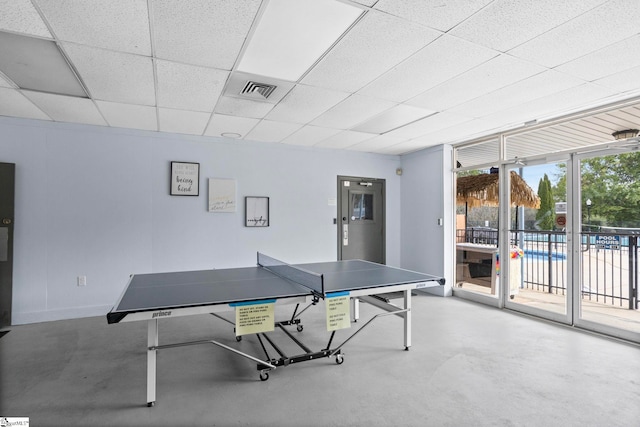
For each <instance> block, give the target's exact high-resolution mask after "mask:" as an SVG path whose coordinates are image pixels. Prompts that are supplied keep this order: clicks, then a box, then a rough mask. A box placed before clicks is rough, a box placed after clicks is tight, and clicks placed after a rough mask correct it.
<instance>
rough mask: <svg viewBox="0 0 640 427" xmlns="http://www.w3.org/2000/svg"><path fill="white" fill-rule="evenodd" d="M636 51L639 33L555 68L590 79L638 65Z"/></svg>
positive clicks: (639, 41)
mask: <svg viewBox="0 0 640 427" xmlns="http://www.w3.org/2000/svg"><path fill="white" fill-rule="evenodd" d="M637 52H640V35H636V36H634V37H630V38H628V39H626V40H623V41H620V42H618V43H614V44H612V45H610V46H607V47H604V48H602V49H600V50H598V51H595V52H592V53H590V54H588V55H585V56H583V57H581V58H578V59H575V60H573V61H571V62H568V63H566V64H564V65H561V66H559V67H557V68H556V69H557V70H558V71H562V72H564V73H568V74H571V75H574V76H577V77H580V78H582V79H584V80H587V81H592V80H596V79H599V78H602V77H605V76H608V75H611V74H616V73H619V72H621V71H624V70H628V69H629V68H633V67H637V66H640V55H638V54H637Z"/></svg>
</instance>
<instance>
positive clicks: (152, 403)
mask: <svg viewBox="0 0 640 427" xmlns="http://www.w3.org/2000/svg"><path fill="white" fill-rule="evenodd" d="M155 404H156V402H147V406H148V407H149V408H152V407H153V405H155Z"/></svg>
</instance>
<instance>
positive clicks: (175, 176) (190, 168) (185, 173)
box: [170, 162, 200, 196]
mask: <svg viewBox="0 0 640 427" xmlns="http://www.w3.org/2000/svg"><path fill="white" fill-rule="evenodd" d="M170 194H171V195H172V196H199V195H200V163H189V162H171V187H170Z"/></svg>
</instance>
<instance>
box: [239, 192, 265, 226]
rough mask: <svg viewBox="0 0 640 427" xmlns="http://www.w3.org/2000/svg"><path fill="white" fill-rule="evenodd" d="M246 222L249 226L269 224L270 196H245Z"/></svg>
mask: <svg viewBox="0 0 640 427" xmlns="http://www.w3.org/2000/svg"><path fill="white" fill-rule="evenodd" d="M244 208H245V209H244V211H245V223H244V225H245V226H247V227H268V226H269V198H268V197H252V196H247V197H245V198H244Z"/></svg>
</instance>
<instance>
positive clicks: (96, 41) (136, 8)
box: [37, 0, 151, 56]
mask: <svg viewBox="0 0 640 427" xmlns="http://www.w3.org/2000/svg"><path fill="white" fill-rule="evenodd" d="M37 3H38V6H39V7H40V10H41V11H42V12H43V14H44V16H45V17H46V19H47V21H48V22H49V25H51V28H52V29H53V32H54V33H55V35H56V37H57V38H58V39H60V40H64V41H70V42H75V43H79V44H84V45H89V46H95V47H102V48H105V49H111V50H119V51H123V52H129V53H137V54H140V55H146V56H150V55H151V36H150V34H149V12H148V10H147V0H118V1H114V0H92V1H82V0H64V1H61V0H37Z"/></svg>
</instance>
